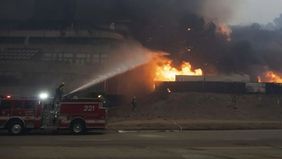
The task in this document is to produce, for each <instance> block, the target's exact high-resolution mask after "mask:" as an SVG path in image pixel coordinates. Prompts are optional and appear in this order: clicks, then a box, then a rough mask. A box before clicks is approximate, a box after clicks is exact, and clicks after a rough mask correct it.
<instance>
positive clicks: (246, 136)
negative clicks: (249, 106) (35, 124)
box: [0, 130, 282, 159]
mask: <svg viewBox="0 0 282 159" xmlns="http://www.w3.org/2000/svg"><path fill="white" fill-rule="evenodd" d="M0 158H1V159H38V158H41V159H55V158H56V159H65V158H67V159H75V158H79V159H93V158H102V159H106V158H107V159H108V158H109V159H111V158H120V159H139V158H140V159H141V158H142V159H143V158H153V159H158V158H162V159H163V158H171V159H178V158H179V159H282V130H242V131H183V132H153V131H151V132H150V131H146V132H124V131H120V132H119V133H115V132H110V133H105V134H95V133H92V134H91V133H90V134H87V135H80V136H73V135H69V134H59V135H50V134H47V135H46V134H45V135H44V134H29V135H23V136H9V135H7V134H5V133H4V134H3V133H2V134H1V135H0Z"/></svg>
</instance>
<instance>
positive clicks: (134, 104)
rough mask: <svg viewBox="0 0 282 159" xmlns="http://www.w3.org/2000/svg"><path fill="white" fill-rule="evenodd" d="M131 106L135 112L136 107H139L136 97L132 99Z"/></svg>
mask: <svg viewBox="0 0 282 159" xmlns="http://www.w3.org/2000/svg"><path fill="white" fill-rule="evenodd" d="M131 105H132V111H135V110H136V107H137V100H136V96H134V97H133V98H132V101H131Z"/></svg>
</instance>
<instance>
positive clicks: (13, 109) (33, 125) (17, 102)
mask: <svg viewBox="0 0 282 159" xmlns="http://www.w3.org/2000/svg"><path fill="white" fill-rule="evenodd" d="M51 103H52V102H51V101H50V102H47V101H40V100H37V99H22V98H21V99H13V98H11V97H9V98H4V99H2V100H1V101H0V128H3V129H8V131H9V133H11V134H12V135H19V134H21V133H23V132H24V131H25V130H32V129H56V130H60V129H70V130H71V131H72V132H73V133H74V134H81V133H83V132H85V131H87V130H89V129H105V126H106V116H107V109H106V108H105V107H104V106H103V102H100V101H99V100H97V99H66V100H62V101H61V102H60V103H58V104H56V105H57V106H55V108H54V104H51Z"/></svg>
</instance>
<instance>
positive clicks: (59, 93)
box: [54, 82, 65, 103]
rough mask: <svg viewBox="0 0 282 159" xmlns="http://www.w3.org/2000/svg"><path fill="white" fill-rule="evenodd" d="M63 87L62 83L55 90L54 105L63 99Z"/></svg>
mask: <svg viewBox="0 0 282 159" xmlns="http://www.w3.org/2000/svg"><path fill="white" fill-rule="evenodd" d="M64 86H65V83H64V82H62V84H60V85H59V87H58V88H57V89H56V92H55V97H54V103H57V102H60V101H61V100H62V99H63V95H64Z"/></svg>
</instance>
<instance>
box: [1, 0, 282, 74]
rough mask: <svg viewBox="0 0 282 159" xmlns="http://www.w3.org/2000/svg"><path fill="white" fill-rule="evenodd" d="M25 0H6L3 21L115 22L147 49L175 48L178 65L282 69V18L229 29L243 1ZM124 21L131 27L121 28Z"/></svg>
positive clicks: (41, 24) (76, 25) (42, 24)
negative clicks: (23, 1) (263, 23)
mask: <svg viewBox="0 0 282 159" xmlns="http://www.w3.org/2000/svg"><path fill="white" fill-rule="evenodd" d="M26 1H27V2H28V3H26V4H29V5H20V6H21V7H20V8H19V9H16V10H15V8H13V6H15V5H14V3H22V1H21V2H20V1H19V0H10V1H8V0H6V1H3V2H2V1H1V2H0V4H1V5H0V6H1V7H0V8H1V10H0V13H1V14H0V20H7V19H8V20H9V16H11V17H10V19H12V20H15V19H20V20H22V21H24V22H23V23H20V24H21V25H15V24H14V26H17V27H23V28H25V29H26V28H29V27H31V28H32V27H38V28H39V29H40V28H48V27H51V28H52V27H54V26H55V28H60V29H62V28H63V29H69V28H70V27H71V28H73V29H91V28H95V27H97V26H98V27H100V26H102V25H103V26H104V25H110V24H116V29H115V31H117V32H121V33H122V34H124V35H125V36H126V37H133V38H134V39H136V40H137V41H139V42H140V43H142V44H143V45H144V46H145V47H147V48H150V49H153V50H160V51H164V52H169V53H171V56H170V58H171V59H173V61H174V62H175V64H176V65H177V64H178V63H181V62H182V61H184V60H185V61H190V62H191V63H192V64H193V65H194V66H195V67H196V68H202V69H204V72H206V73H225V74H226V73H230V74H234V73H236V74H249V75H251V76H253V77H256V76H258V75H259V74H260V73H261V72H263V71H266V70H274V71H277V72H281V71H282V70H281V68H282V67H281V65H282V63H281V61H280V59H281V56H282V53H281V52H282V47H281V45H282V38H281V37H282V29H281V27H280V26H281V24H282V23H281V21H282V20H281V19H282V18H281V17H280V18H276V19H275V20H274V22H273V23H271V24H268V25H267V26H260V25H259V24H253V25H251V26H244V27H243V26H233V27H231V29H228V27H227V25H226V24H224V23H228V22H229V21H230V20H232V16H233V13H234V12H236V8H237V6H238V5H243V4H244V0H236V1H234V0H103V1H101V0H81V1H78V0H49V1H46V0H26ZM54 6H56V7H54ZM9 7H10V9H9ZM26 10H28V12H26ZM50 10H51V11H52V12H51V13H52V14H49V13H50ZM20 12H21V13H20ZM58 23H59V24H61V25H59V24H58ZM2 24H3V23H2ZM120 24H121V25H125V26H127V27H128V29H119V27H118V26H119V25H120ZM50 25H51V26H50ZM0 26H1V25H0ZM58 26H60V27H58ZM231 30H232V32H231Z"/></svg>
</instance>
